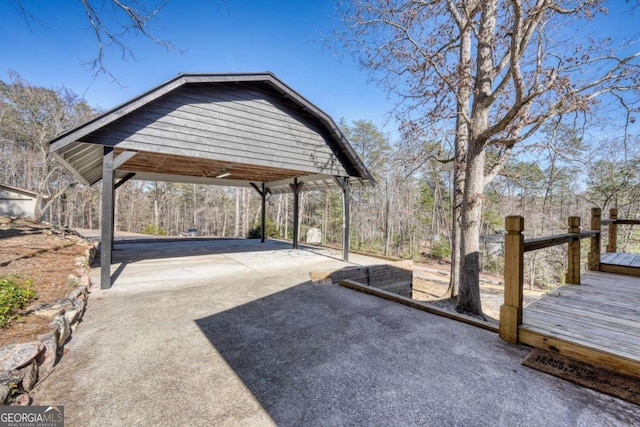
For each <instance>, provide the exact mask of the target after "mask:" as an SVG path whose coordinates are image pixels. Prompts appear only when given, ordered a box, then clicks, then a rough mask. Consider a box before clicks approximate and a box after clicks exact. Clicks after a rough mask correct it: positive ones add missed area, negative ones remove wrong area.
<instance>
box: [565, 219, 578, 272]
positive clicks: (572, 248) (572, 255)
mask: <svg viewBox="0 0 640 427" xmlns="http://www.w3.org/2000/svg"><path fill="white" fill-rule="evenodd" d="M568 232H569V233H571V234H575V233H577V234H578V236H577V238H575V239H573V240H571V241H570V242H569V250H568V251H567V261H568V262H567V275H566V276H565V282H566V283H571V284H573V285H579V284H580V217H579V216H570V217H569V230H568Z"/></svg>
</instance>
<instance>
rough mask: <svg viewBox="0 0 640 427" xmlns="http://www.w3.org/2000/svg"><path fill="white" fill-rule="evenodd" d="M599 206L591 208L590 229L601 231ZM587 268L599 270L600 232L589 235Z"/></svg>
mask: <svg viewBox="0 0 640 427" xmlns="http://www.w3.org/2000/svg"><path fill="white" fill-rule="evenodd" d="M601 216H602V211H601V210H600V208H591V230H592V231H593V230H595V231H602V225H601V221H600V217H601ZM589 270H593V271H599V270H600V233H598V234H596V235H594V236H591V250H590V251H589Z"/></svg>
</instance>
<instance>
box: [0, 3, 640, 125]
mask: <svg viewBox="0 0 640 427" xmlns="http://www.w3.org/2000/svg"><path fill="white" fill-rule="evenodd" d="M22 2H23V4H24V5H25V7H27V8H28V9H29V10H30V11H31V12H32V13H33V14H34V15H35V16H36V17H37V18H39V19H40V20H41V21H43V24H42V25H40V24H38V23H31V30H29V27H28V26H27V25H26V24H25V21H24V20H23V19H21V18H20V16H19V15H18V14H17V13H16V11H15V10H14V8H13V7H12V6H11V4H10V3H11V2H10V1H7V0H5V1H0V52H1V55H0V79H3V80H5V79H6V78H7V73H6V71H7V70H8V69H12V70H15V71H17V72H18V73H20V74H21V75H22V76H23V77H24V78H25V79H26V80H28V81H29V82H31V83H33V84H36V85H40V86H45V87H55V86H60V85H64V86H66V87H68V88H70V89H72V90H73V91H74V92H76V93H78V94H81V95H84V97H85V98H86V99H87V101H88V102H89V103H90V104H91V105H94V106H99V107H101V108H105V109H108V108H111V107H114V106H115V105H117V104H120V103H122V102H124V101H126V100H127V99H129V98H132V97H134V96H136V95H137V94H139V93H141V92H143V91H145V90H147V89H149V88H151V87H154V86H156V85H158V84H160V83H162V82H163V81H165V80H167V79H170V78H171V77H173V76H175V75H176V74H178V73H180V72H243V71H267V70H268V71H272V72H274V73H275V74H276V75H277V76H278V77H280V78H281V79H282V80H283V81H284V82H285V83H287V84H289V85H290V86H291V87H293V88H294V89H295V90H297V91H298V92H300V93H301V94H302V95H303V96H305V97H307V98H308V99H309V100H310V101H312V102H313V103H315V104H316V105H317V106H318V107H320V108H322V109H323V110H325V111H326V112H327V113H328V114H330V115H331V116H332V117H333V118H334V119H335V120H339V119H340V118H341V117H344V118H346V119H347V120H348V121H353V120H357V119H368V120H371V121H373V122H374V123H376V124H378V125H379V126H381V127H382V126H383V125H384V124H385V121H386V120H385V119H386V113H387V112H388V110H389V109H390V108H391V106H392V102H391V101H390V100H388V99H387V95H386V92H385V91H384V90H382V89H380V88H378V87H376V86H375V85H374V84H373V83H369V76H368V73H367V72H366V71H363V70H360V69H359V66H358V65H357V64H356V63H355V62H354V61H353V60H352V59H351V58H349V57H345V58H338V57H337V56H336V55H335V54H334V53H332V52H330V51H328V50H327V49H326V48H324V46H323V43H322V39H323V35H325V36H328V37H329V36H331V34H332V31H333V29H334V27H335V26H336V25H338V24H337V23H336V15H335V2H334V1H332V0H316V1H314V0H297V1H296V0H271V1H256V0H253V1H251V0H190V1H188V2H186V1H179V0H170V1H169V3H168V4H167V6H166V7H165V8H164V9H163V10H162V11H161V12H160V14H159V16H158V19H157V21H156V22H155V23H154V24H153V26H152V31H153V32H154V33H155V34H156V36H158V37H160V38H164V39H168V40H171V41H172V42H173V43H174V44H175V45H176V47H177V48H178V49H185V50H186V52H185V53H184V54H180V53H175V52H173V53H172V52H167V51H166V49H165V48H163V47H161V46H157V45H154V44H152V43H151V42H149V41H148V40H146V39H145V38H143V37H139V36H138V37H129V38H127V39H126V42H127V44H128V45H129V46H130V47H131V48H132V50H134V52H135V54H136V57H137V60H133V59H130V58H128V59H126V60H124V61H123V60H121V59H120V56H119V53H118V52H117V51H113V50H108V49H107V51H106V54H107V55H108V57H107V61H106V64H107V66H108V68H109V70H110V71H111V72H112V73H113V74H114V75H115V76H116V77H117V78H118V79H120V80H121V82H122V83H123V84H124V85H125V87H120V86H119V85H117V84H115V83H113V82H112V79H111V78H109V77H107V76H99V77H98V78H97V79H95V80H94V79H93V73H92V72H91V71H89V70H87V68H86V66H85V65H83V63H84V62H86V61H89V60H91V59H92V58H93V57H94V56H95V54H96V50H97V44H96V40H95V38H94V36H93V34H92V32H91V29H90V28H89V26H88V23H87V21H86V16H85V15H84V11H83V9H82V6H81V4H80V2H79V1H73V0H48V1H44V0H42V1H41V0H22ZM94 3H95V4H97V5H99V4H101V1H95V2H94ZM186 4H188V6H185V5H186ZM608 5H609V7H610V13H609V15H608V16H607V17H605V18H599V20H598V21H597V22H594V23H592V24H591V25H592V27H593V28H594V30H595V31H597V32H600V31H603V32H606V31H613V32H614V34H612V35H613V36H617V37H635V38H636V40H637V39H638V28H639V27H640V25H639V24H640V10H638V11H637V15H636V16H632V15H629V14H628V13H625V11H627V10H628V9H629V6H628V4H625V2H624V1H623V0H615V1H610V2H609V3H608ZM636 49H637V47H636ZM394 127H395V125H394V123H391V124H388V125H387V126H386V127H385V128H384V130H385V131H387V132H390V133H392V134H395V129H394Z"/></svg>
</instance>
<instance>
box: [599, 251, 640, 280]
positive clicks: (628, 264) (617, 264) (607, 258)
mask: <svg viewBox="0 0 640 427" xmlns="http://www.w3.org/2000/svg"><path fill="white" fill-rule="evenodd" d="M600 271H604V272H607V273H618V274H627V275H630V276H640V254H624V253H616V252H610V253H603V254H601V255H600Z"/></svg>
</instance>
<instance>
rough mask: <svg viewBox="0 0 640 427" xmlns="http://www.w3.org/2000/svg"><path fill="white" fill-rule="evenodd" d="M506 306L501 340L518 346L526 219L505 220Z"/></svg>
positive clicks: (513, 217) (502, 316)
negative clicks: (523, 232) (523, 233)
mask: <svg viewBox="0 0 640 427" xmlns="http://www.w3.org/2000/svg"><path fill="white" fill-rule="evenodd" d="M505 229H506V230H507V235H506V236H505V239H504V304H503V305H502V306H501V307H500V338H502V339H503V340H505V341H508V342H511V343H514V344H516V343H517V342H518V326H520V325H521V324H522V284H523V281H524V280H523V277H524V276H523V272H524V236H523V235H522V231H523V230H524V218H523V217H521V216H508V217H507V218H506V219H505Z"/></svg>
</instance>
